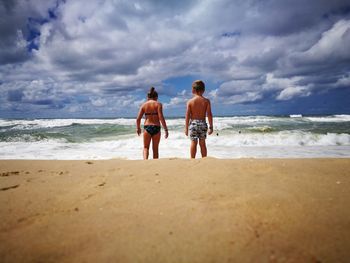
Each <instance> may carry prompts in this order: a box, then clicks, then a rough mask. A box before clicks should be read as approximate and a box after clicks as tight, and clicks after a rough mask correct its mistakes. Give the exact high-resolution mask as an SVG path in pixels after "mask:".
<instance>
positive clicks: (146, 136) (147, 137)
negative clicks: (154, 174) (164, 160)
mask: <svg viewBox="0 0 350 263" xmlns="http://www.w3.org/2000/svg"><path fill="white" fill-rule="evenodd" d="M151 139H152V136H151V135H150V134H149V133H148V132H146V131H144V132H143V159H144V160H147V159H148V154H149V145H150V143H151Z"/></svg>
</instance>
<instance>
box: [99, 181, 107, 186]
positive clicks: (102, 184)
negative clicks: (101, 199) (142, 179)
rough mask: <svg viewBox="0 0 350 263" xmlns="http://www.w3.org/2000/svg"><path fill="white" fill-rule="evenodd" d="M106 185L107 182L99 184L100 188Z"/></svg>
mask: <svg viewBox="0 0 350 263" xmlns="http://www.w3.org/2000/svg"><path fill="white" fill-rule="evenodd" d="M105 184H106V182H103V183H101V184H99V185H98V186H104V185H105Z"/></svg>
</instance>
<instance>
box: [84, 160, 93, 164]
mask: <svg viewBox="0 0 350 263" xmlns="http://www.w3.org/2000/svg"><path fill="white" fill-rule="evenodd" d="M85 163H87V164H93V162H90V161H88V162H85Z"/></svg>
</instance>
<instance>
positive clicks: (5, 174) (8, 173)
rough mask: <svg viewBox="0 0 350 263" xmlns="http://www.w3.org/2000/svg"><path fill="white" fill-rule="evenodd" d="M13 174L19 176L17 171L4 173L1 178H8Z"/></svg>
mask: <svg viewBox="0 0 350 263" xmlns="http://www.w3.org/2000/svg"><path fill="white" fill-rule="evenodd" d="M13 174H19V171H13V172H5V173H2V174H1V176H10V175H13Z"/></svg>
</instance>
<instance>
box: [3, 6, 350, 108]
mask: <svg viewBox="0 0 350 263" xmlns="http://www.w3.org/2000/svg"><path fill="white" fill-rule="evenodd" d="M0 33H1V38H0V77H1V82H0V84H1V85H0V93H1V95H2V96H1V99H0V100H1V101H2V105H3V106H2V107H14V105H17V107H18V106H20V105H24V106H23V107H31V106H30V105H34V106H33V107H35V105H39V106H40V107H43V105H44V106H46V107H47V108H50V106H52V107H53V108H60V107H64V106H63V105H64V104H65V103H66V105H68V106H67V107H68V108H69V109H74V108H79V107H76V106H74V105H73V104H84V103H85V104H91V105H92V106H96V107H99V108H101V107H110V108H111V109H113V110H117V109H116V108H115V106H114V108H113V106H112V104H113V105H118V100H120V103H122V101H121V98H124V99H125V98H127V100H128V101H131V100H132V99H131V98H132V97H133V94H134V93H135V92H137V91H138V90H146V88H148V86H150V85H154V84H156V85H159V86H160V87H161V86H162V85H163V82H164V81H165V80H166V79H168V78H175V77H181V76H189V75H196V76H205V77H206V78H207V79H212V80H213V81H215V82H218V83H220V86H219V87H218V88H217V89H216V90H214V91H212V92H211V93H210V94H211V96H212V99H213V100H214V102H217V103H224V104H236V103H246V102H254V101H259V100H264V98H265V97H267V96H269V97H271V96H272V97H273V98H274V99H276V100H291V99H293V98H296V97H304V96H311V95H312V94H314V93H317V92H319V91H320V90H323V91H324V90H327V89H334V88H338V87H344V86H347V87H348V86H349V85H348V84H347V83H349V69H350V51H349V50H350V49H349V48H348V46H349V43H350V4H349V2H348V1H345V0H344V1H340V0H336V1H320V0H318V1H316V0H315V1H307V2H305V1H300V0H297V1H238V0H237V1H229V0H218V1H209V0H205V1H151V0H149V1H112V0H105V1H89V2H86V1H82V0H76V1H43V0H42V1H38V0H36V1H20V0H18V1H1V2H0ZM155 82H156V83H155ZM163 92H164V93H165V94H167V90H166V89H163ZM82 94H83V95H82ZM101 94H102V95H105V96H104V97H101ZM168 94H169V95H172V94H174V92H173V91H168ZM74 96H80V97H79V98H73V99H72V97H74ZM125 96H126V97H125ZM116 101H117V103H116ZM21 103H22V104H21ZM120 103H119V104H120ZM178 103H179V100H176V99H173V100H172V101H171V102H170V103H169V105H176V104H178Z"/></svg>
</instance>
